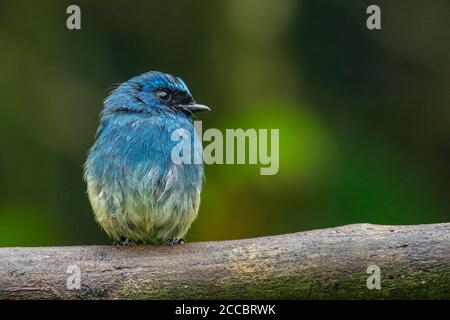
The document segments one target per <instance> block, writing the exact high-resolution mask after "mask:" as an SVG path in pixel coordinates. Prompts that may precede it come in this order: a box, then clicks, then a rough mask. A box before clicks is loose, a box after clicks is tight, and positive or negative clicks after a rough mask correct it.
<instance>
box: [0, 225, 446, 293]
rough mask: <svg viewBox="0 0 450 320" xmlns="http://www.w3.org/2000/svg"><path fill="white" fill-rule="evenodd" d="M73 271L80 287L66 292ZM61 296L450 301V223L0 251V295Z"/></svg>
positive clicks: (2, 249)
mask: <svg viewBox="0 0 450 320" xmlns="http://www.w3.org/2000/svg"><path fill="white" fill-rule="evenodd" d="M370 265H376V266H378V267H379V268H380V271H381V288H380V289H379V290H378V289H372V290H369V289H368V288H367V285H366V281H367V278H368V277H369V276H370V274H368V273H367V268H368V266H370ZM70 266H75V267H76V268H79V271H80V285H81V286H80V289H68V287H67V281H68V278H69V277H71V276H73V275H72V274H71V273H67V270H68V268H69V267H70ZM69 269H70V268H69ZM70 270H71V269H70ZM69 282H70V280H69ZM55 298H56V299H422V298H424V299H450V223H443V224H431V225H417V226H380V225H370V224H356V225H348V226H343V227H338V228H331V229H322V230H314V231H308V232H301V233H294V234H287V235H280V236H272V237H264V238H255V239H246V240H235V241H221V242H199V243H189V244H184V245H175V246H134V247H133V246H132V247H117V246H80V247H47V248H0V299H55Z"/></svg>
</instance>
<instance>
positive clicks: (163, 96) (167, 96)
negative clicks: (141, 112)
mask: <svg viewBox="0 0 450 320" xmlns="http://www.w3.org/2000/svg"><path fill="white" fill-rule="evenodd" d="M156 95H157V96H158V98H159V99H160V100H163V101H167V100H169V99H170V93H169V92H167V91H165V90H161V91H158V92H157V93H156Z"/></svg>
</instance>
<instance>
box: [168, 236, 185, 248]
mask: <svg viewBox="0 0 450 320" xmlns="http://www.w3.org/2000/svg"><path fill="white" fill-rule="evenodd" d="M168 243H169V245H171V246H173V245H175V244H184V243H186V241H184V239H182V238H178V237H173V238H172V239H170V240H169V241H168Z"/></svg>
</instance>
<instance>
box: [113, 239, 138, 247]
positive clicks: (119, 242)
mask: <svg viewBox="0 0 450 320" xmlns="http://www.w3.org/2000/svg"><path fill="white" fill-rule="evenodd" d="M114 245H116V246H126V247H129V246H134V245H135V243H134V242H133V241H132V240H130V239H128V238H123V239H120V240H117V241H115V242H114Z"/></svg>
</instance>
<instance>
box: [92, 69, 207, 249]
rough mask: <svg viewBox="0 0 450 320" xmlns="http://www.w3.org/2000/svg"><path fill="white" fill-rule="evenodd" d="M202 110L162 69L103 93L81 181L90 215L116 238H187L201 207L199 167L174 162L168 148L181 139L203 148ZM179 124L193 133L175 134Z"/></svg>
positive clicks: (137, 241)
mask: <svg viewBox="0 0 450 320" xmlns="http://www.w3.org/2000/svg"><path fill="white" fill-rule="evenodd" d="M202 111H210V108H209V107H207V106H205V105H202V104H198V103H196V102H195V100H194V98H193V96H192V94H191V93H190V91H189V89H188V87H187V85H186V83H185V82H184V81H183V80H182V79H181V78H179V77H177V76H173V75H170V74H167V73H162V72H159V71H149V72H146V73H143V74H141V75H139V76H135V77H133V78H131V79H129V80H128V81H125V82H123V83H122V84H120V85H118V86H117V87H116V89H114V90H113V91H112V92H111V93H110V94H109V96H108V97H107V98H106V99H105V100H104V102H103V109H102V111H101V113H100V121H99V126H98V129H97V133H96V140H95V143H94V144H93V146H92V147H91V148H90V150H89V151H88V155H87V159H86V162H85V164H84V180H85V182H86V184H87V194H88V197H89V201H90V204H91V207H92V211H93V214H94V217H95V220H96V221H97V222H98V224H99V225H100V227H101V228H102V229H103V230H104V231H105V232H106V234H107V235H108V236H109V238H110V239H112V240H113V241H114V243H116V244H119V245H131V244H171V245H173V244H179V243H184V236H185V235H186V233H187V231H188V229H189V228H190V226H191V224H192V222H193V221H194V220H195V219H196V217H197V214H198V210H199V206H200V194H201V191H202V182H203V179H204V167H203V163H202V161H200V162H198V161H197V162H195V161H191V162H188V161H187V162H185V163H178V162H176V161H173V157H172V150H173V148H174V147H175V146H176V145H178V144H180V143H181V144H182V146H185V147H191V148H190V149H189V148H186V149H184V148H183V149H182V150H191V153H192V155H199V154H200V155H202V153H203V148H202V144H201V140H200V139H199V137H198V134H197V133H196V131H195V129H194V125H193V121H194V120H193V119H194V116H195V114H196V113H198V112H202ZM176 130H184V132H187V133H188V135H189V137H193V138H194V139H182V140H181V142H180V141H174V140H173V137H172V134H173V132H174V131H176ZM189 156H191V154H190V155H189Z"/></svg>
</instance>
